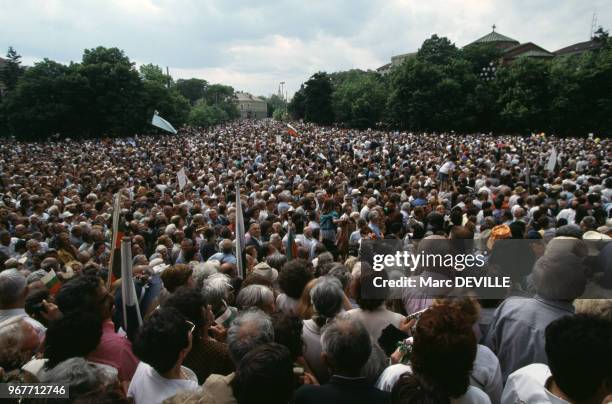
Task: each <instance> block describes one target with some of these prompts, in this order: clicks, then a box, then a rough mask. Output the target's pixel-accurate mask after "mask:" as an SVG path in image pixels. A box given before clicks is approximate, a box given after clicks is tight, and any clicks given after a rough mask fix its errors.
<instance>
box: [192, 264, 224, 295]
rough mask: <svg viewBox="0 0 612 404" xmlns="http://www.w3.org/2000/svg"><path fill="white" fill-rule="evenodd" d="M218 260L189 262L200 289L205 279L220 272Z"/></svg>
mask: <svg viewBox="0 0 612 404" xmlns="http://www.w3.org/2000/svg"><path fill="white" fill-rule="evenodd" d="M218 262H219V261H214V262H208V261H207V262H198V263H189V266H190V267H191V269H192V270H193V275H192V276H193V280H194V282H195V283H196V287H197V288H198V289H202V286H203V285H204V280H205V279H207V278H208V277H209V276H211V275H212V274H216V273H217V272H218V271H217V269H218V268H219V265H218Z"/></svg>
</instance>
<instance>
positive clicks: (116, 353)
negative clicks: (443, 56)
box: [0, 120, 612, 404]
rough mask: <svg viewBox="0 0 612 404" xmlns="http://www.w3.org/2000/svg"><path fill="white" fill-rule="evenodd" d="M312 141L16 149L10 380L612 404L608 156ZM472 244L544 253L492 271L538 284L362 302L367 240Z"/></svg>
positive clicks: (254, 129) (4, 240) (431, 139)
mask: <svg viewBox="0 0 612 404" xmlns="http://www.w3.org/2000/svg"><path fill="white" fill-rule="evenodd" d="M293 126H294V127H295V129H296V131H297V133H296V134H295V133H294V134H292V135H289V134H288V133H287V130H286V126H285V124H283V123H280V122H276V121H271V120H260V121H251V120H243V121H235V122H231V123H227V124H225V125H221V126H217V127H214V128H210V129H208V130H199V129H196V128H190V127H185V128H182V129H181V130H179V133H178V135H158V136H135V137H133V138H122V139H97V140H78V141H76V140H70V139H65V140H60V139H54V140H53V141H48V142H44V143H23V142H16V141H14V140H11V139H3V140H0V166H1V177H0V195H1V200H0V378H1V380H2V382H3V383H5V382H9V383H26V382H40V383H60V384H63V385H66V386H69V392H70V398H66V399H64V401H65V402H71V403H127V402H134V403H136V404H153V403H169V404H173V403H218V404H230V403H232V404H233V403H238V404H243V403H266V404H268V403H269V404H276V403H278V404H285V403H295V404H302V403H317V404H324V403H351V404H352V403H368V404H370V403H371V404H376V403H394V404H408V403H504V404H506V403H508V404H509V403H597V404H599V403H608V402H612V401H611V400H612V397H611V396H610V395H612V300H610V299H607V298H604V297H605V296H606V293H607V292H610V291H611V289H612V243H610V242H609V240H611V237H612V143H611V142H610V141H609V140H606V139H603V140H600V139H587V138H580V139H579V138H556V137H554V136H546V135H544V134H534V135H532V136H494V135H487V134H473V135H456V134H435V133H433V134H432V133H430V134H427V133H407V132H385V131H377V130H363V131H359V130H352V129H340V128H331V127H327V128H325V127H318V126H314V125H310V124H303V123H295V124H294V125H293ZM551 155H552V157H551ZM181 170H184V171H182V172H181ZM179 172H181V173H180V174H179V175H177V173H179ZM183 172H184V174H185V176H184V177H183V176H182V173H183ZM237 189H238V190H239V191H240V205H241V206H240V209H239V211H241V212H242V216H243V217H242V218H241V219H242V220H239V219H237V215H236V212H237V203H236V201H237V198H236V193H237ZM117 194H119V198H120V204H119V205H120V206H119V209H114V208H113V206H114V200H115V195H117ZM114 218H118V221H117V223H118V227H117V230H118V231H116V232H115V234H113V231H112V230H113V219H114ZM241 222H243V223H244V228H245V232H246V234H245V240H244V241H245V242H244V249H243V250H242V251H240V250H237V245H238V246H240V245H241V244H242V243H236V237H237V234H238V233H239V231H238V228H239V227H240V223H241ZM118 233H121V235H122V236H123V237H124V239H125V240H130V246H131V256H132V265H131V269H132V280H133V282H134V285H135V291H136V300H137V303H138V309H137V310H139V313H138V314H139V315H140V317H141V319H142V324H140V322H139V321H137V318H138V316H133V315H132V314H133V313H128V312H127V311H124V310H122V307H123V306H124V303H125V302H124V300H132V299H131V298H128V297H127V296H123V292H122V291H123V290H126V289H127V288H122V284H123V283H124V282H126V280H125V279H122V278H120V272H116V271H113V267H116V265H117V262H118V261H120V260H118V255H117V254H115V248H116V247H117V244H116V243H115V245H113V244H114V243H113V240H115V239H116V238H117V234H118ZM451 239H463V240H466V239H467V240H473V246H474V248H475V249H478V250H479V251H485V252H488V253H490V256H491V257H494V256H495V254H493V253H494V250H495V248H496V247H495V246H496V245H499V243H498V241H499V240H504V239H512V240H515V239H520V240H529V241H530V244H529V245H530V246H533V248H531V249H530V250H529V253H528V254H522V253H521V254H519V255H521V257H505V258H506V259H505V261H504V262H496V263H495V264H493V258H491V262H488V263H487V265H501V266H510V267H511V266H513V265H516V262H517V261H520V262H522V263H525V262H526V263H527V264H528V265H529V268H528V270H529V271H528V272H527V273H525V274H523V275H524V279H519V280H518V281H516V282H514V283H513V285H512V286H511V287H509V288H508V289H507V291H506V292H505V295H504V296H503V298H495V299H487V298H483V297H482V296H479V295H475V294H463V295H460V296H452V295H449V296H435V297H430V298H423V297H422V296H415V295H411V294H410V293H403V294H402V295H401V296H399V297H398V296H395V295H393V296H392V295H391V293H390V291H383V292H384V293H383V295H382V296H371V295H368V294H366V293H364V286H368V285H371V282H372V272H371V271H369V270H368V269H369V268H368V263H367V262H364V261H362V260H361V259H360V258H361V256H360V254H361V250H362V249H361V246H362V244H363V242H364V240H396V241H397V240H399V241H401V243H402V245H404V246H405V247H406V248H407V249H411V250H416V249H418V248H421V249H423V248H426V247H425V246H426V245H428V242H430V241H431V240H451ZM430 244H431V243H430ZM523 255H526V256H523ZM551 285H553V286H551ZM552 289H554V290H552ZM560 296H562V297H560ZM415 313H416V314H415ZM124 317H126V318H124ZM126 323H127V327H126ZM126 328H127V329H126ZM15 401H17V400H15ZM39 401H40V400H39ZM22 402H28V401H27V399H23V400H22Z"/></svg>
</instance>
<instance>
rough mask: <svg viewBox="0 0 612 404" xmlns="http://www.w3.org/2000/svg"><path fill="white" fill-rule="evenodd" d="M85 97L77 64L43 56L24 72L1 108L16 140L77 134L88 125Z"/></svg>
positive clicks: (86, 85)
mask: <svg viewBox="0 0 612 404" xmlns="http://www.w3.org/2000/svg"><path fill="white" fill-rule="evenodd" d="M89 100H90V95H89V91H88V81H87V79H86V78H84V77H83V76H81V75H80V74H79V67H78V65H75V64H73V65H70V66H65V65H62V64H60V63H56V62H54V61H51V60H48V59H44V60H43V61H42V62H39V63H36V64H35V65H34V67H31V68H29V69H28V70H27V71H26V72H25V74H24V75H23V77H21V79H20V80H19V83H18V85H17V87H16V88H15V90H14V91H13V92H11V93H10V94H9V96H8V97H7V99H6V101H5V103H4V109H5V113H6V118H7V123H8V126H9V128H10V130H11V132H12V133H13V134H15V135H16V136H17V137H18V138H20V139H26V140H28V139H38V138H44V137H46V136H48V135H51V134H53V133H58V132H59V133H61V134H63V135H70V136H80V135H81V134H82V130H83V128H85V127H87V125H88V124H89V122H88V119H87V117H86V116H87V114H86V108H87V107H86V106H87V105H88V102H89Z"/></svg>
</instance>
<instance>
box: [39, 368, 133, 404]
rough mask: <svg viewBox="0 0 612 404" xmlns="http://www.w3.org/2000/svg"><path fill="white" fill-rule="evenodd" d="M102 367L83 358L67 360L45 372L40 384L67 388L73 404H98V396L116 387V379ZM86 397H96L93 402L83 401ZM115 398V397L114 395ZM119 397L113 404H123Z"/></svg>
mask: <svg viewBox="0 0 612 404" xmlns="http://www.w3.org/2000/svg"><path fill="white" fill-rule="evenodd" d="M113 376H114V375H113V373H110V372H108V371H107V370H106V369H105V368H103V367H102V366H100V365H98V364H96V363H93V362H89V361H87V360H86V359H85V358H81V357H76V358H69V359H66V360H65V361H63V362H61V363H59V364H58V365H57V366H55V367H53V368H52V369H49V370H47V371H45V372H44V373H43V374H42V376H41V378H40V382H41V383H59V384H62V385H65V386H68V389H69V391H70V399H71V402H73V403H94V402H95V403H99V402H104V401H101V400H100V399H99V397H100V394H106V393H107V392H110V391H112V390H113V389H111V388H109V387H111V386H113V385H116V377H113ZM88 396H93V397H96V399H95V400H93V401H85V400H86V399H87V397H88ZM115 397H117V395H115ZM120 397H121V396H118V398H119V400H113V402H114V403H123V402H125V401H121V398H120Z"/></svg>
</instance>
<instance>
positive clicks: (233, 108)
mask: <svg viewBox="0 0 612 404" xmlns="http://www.w3.org/2000/svg"><path fill="white" fill-rule="evenodd" d="M203 99H204V101H205V102H206V104H207V105H215V106H217V107H219V108H220V109H221V110H223V111H225V113H226V114H227V116H228V117H229V119H236V118H238V117H239V116H240V111H239V110H238V99H237V98H236V94H235V93H234V88H233V87H232V86H226V85H224V84H211V85H209V86H208V87H207V88H206V91H205V93H204V98H203Z"/></svg>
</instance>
